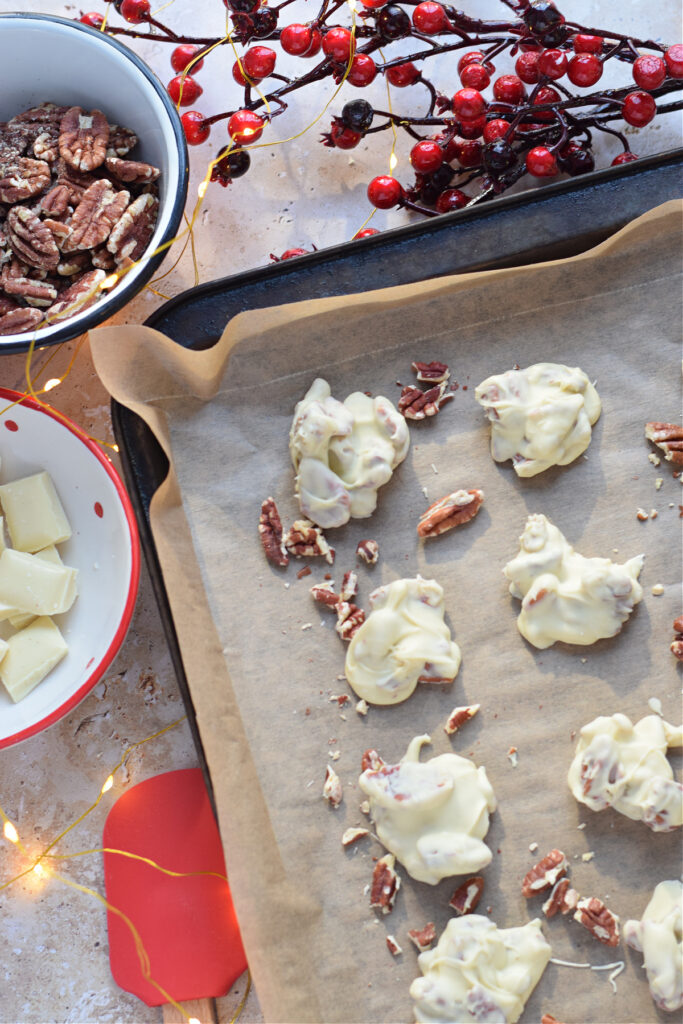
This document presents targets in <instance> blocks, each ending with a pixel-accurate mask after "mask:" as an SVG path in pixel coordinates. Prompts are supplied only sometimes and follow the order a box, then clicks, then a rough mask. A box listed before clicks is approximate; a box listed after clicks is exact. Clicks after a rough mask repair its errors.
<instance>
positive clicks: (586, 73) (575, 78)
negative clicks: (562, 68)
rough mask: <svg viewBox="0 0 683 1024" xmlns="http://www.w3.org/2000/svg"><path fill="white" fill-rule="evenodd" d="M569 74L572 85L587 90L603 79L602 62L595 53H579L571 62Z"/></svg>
mask: <svg viewBox="0 0 683 1024" xmlns="http://www.w3.org/2000/svg"><path fill="white" fill-rule="evenodd" d="M567 74H568V75H569V81H570V82H571V83H572V85H578V86H579V87H580V88H582V89H587V88H588V87H589V86H591V85H595V83H596V82H598V81H599V80H600V79H601V78H602V61H601V60H600V59H599V58H598V57H596V56H595V54H594V53H577V55H576V56H575V57H572V59H571V60H570V61H569V67H568V69H567Z"/></svg>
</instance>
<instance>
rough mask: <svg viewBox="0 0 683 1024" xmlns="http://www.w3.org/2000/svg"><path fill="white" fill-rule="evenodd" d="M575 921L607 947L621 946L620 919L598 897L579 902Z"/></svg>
mask: <svg viewBox="0 0 683 1024" xmlns="http://www.w3.org/2000/svg"><path fill="white" fill-rule="evenodd" d="M574 920H575V921H578V922H579V924H582V925H583V927H584V928H587V929H588V931H589V932H590V933H591V935H592V936H593V937H594V938H596V939H597V940H598V942H602V943H603V944H604V945H605V946H618V945H619V917H618V915H617V914H613V913H612V911H611V910H608V909H607V907H606V906H605V904H604V903H603V902H602V900H599V899H598V898H597V896H590V897H588V898H586V899H580V900H579V901H578V903H577V908H576V912H575V914H574Z"/></svg>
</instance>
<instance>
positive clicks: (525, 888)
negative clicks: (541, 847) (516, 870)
mask: <svg viewBox="0 0 683 1024" xmlns="http://www.w3.org/2000/svg"><path fill="white" fill-rule="evenodd" d="M567 867H568V865H567V858H566V857H565V855H564V854H563V853H562V850H551V851H550V853H548V854H546V856H545V857H543V859H542V860H540V861H539V862H538V864H534V866H533V867H532V868H531V870H530V871H527V873H526V875H525V876H524V878H523V879H522V894H523V895H524V896H525V897H526V898H527V899H529V898H530V897H531V896H535V895H536V894H537V893H539V892H544V891H545V890H546V889H550V888H551V886H553V885H555V882H557V880H558V879H559V878H561V877H562V876H563V875H566V874H567Z"/></svg>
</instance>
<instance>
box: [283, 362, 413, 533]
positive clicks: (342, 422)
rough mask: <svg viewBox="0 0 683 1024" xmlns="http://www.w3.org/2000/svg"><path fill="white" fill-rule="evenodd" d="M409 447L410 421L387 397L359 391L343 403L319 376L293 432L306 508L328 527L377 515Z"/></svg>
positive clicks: (294, 454)
mask: <svg viewBox="0 0 683 1024" xmlns="http://www.w3.org/2000/svg"><path fill="white" fill-rule="evenodd" d="M409 445H410V436H409V433H408V427H407V425H406V421H405V419H404V418H403V416H401V415H400V413H398V412H397V411H396V409H395V408H394V406H393V405H392V404H391V402H390V401H389V400H388V399H387V398H382V397H381V396H378V397H377V398H369V397H368V396H367V395H364V394H363V393H362V392H360V391H356V392H354V393H353V394H352V395H349V396H348V398H347V399H346V400H345V401H344V402H339V401H337V399H336V398H333V397H332V395H331V392H330V386H329V384H328V383H327V381H324V380H322V379H320V378H318V379H316V380H314V381H313V384H312V385H311V387H310V388H309V390H308V392H307V393H306V395H304V397H303V398H302V399H301V401H300V402H299V403H298V404H297V406H296V409H295V410H294V419H293V421H292V426H291V430H290V434H289V451H290V455H291V457H292V462H293V464H294V469H295V470H296V494H297V497H298V499H299V504H300V506H301V511H302V512H303V514H304V515H306V516H308V518H309V519H310V520H311V521H312V522H314V523H317V525H318V526H321V527H322V528H323V529H328V528H330V527H337V526H343V525H344V523H347V522H348V521H349V519H351V518H354V519H365V518H367V517H368V516H370V515H372V513H373V512H374V511H375V508H376V506H377V492H378V490H379V488H380V487H381V486H382V485H383V484H386V483H387V482H388V481H389V480H390V479H391V475H392V473H393V471H394V470H395V469H396V467H397V466H398V465H399V464H400V463H401V462H402V461H403V460H404V459H405V457H406V455H407V453H408V448H409Z"/></svg>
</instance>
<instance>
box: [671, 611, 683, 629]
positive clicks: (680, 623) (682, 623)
mask: <svg viewBox="0 0 683 1024" xmlns="http://www.w3.org/2000/svg"><path fill="white" fill-rule="evenodd" d="M673 628H674V633H683V615H679V616H678V618H677V619H674V626H673Z"/></svg>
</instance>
